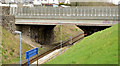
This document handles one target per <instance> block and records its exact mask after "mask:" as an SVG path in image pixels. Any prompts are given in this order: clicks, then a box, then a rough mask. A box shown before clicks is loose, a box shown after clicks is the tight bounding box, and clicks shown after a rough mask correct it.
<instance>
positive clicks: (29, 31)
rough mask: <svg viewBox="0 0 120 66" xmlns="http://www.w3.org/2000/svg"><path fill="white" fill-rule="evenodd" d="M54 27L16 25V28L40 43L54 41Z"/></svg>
mask: <svg viewBox="0 0 120 66" xmlns="http://www.w3.org/2000/svg"><path fill="white" fill-rule="evenodd" d="M54 27H55V26H51V25H50V26H49V25H17V30H19V31H21V32H22V34H23V35H24V36H28V37H30V38H31V39H33V40H34V41H35V42H37V43H39V44H41V45H43V44H44V45H45V44H46V45H49V44H52V42H53V41H54V30H53V29H54Z"/></svg>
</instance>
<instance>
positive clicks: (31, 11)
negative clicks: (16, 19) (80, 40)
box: [10, 6, 118, 19]
mask: <svg viewBox="0 0 120 66" xmlns="http://www.w3.org/2000/svg"><path fill="white" fill-rule="evenodd" d="M10 14H11V15H15V16H40V17H39V18H58V19H59V18H62V19H65V18H67V19H71V18H72V19H93V18H94V19H105V18H106V19H117V17H118V7H117V6H104V7H103V6H82V7H67V8H62V7H57V8H55V7H17V8H10ZM99 17H100V18H99Z"/></svg>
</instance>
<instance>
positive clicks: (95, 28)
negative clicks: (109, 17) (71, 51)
mask: <svg viewBox="0 0 120 66" xmlns="http://www.w3.org/2000/svg"><path fill="white" fill-rule="evenodd" d="M78 27H79V28H80V29H82V30H83V31H84V34H85V37H86V36H89V35H91V34H93V33H95V32H98V31H101V30H104V29H106V28H109V27H111V26H79V25H78Z"/></svg>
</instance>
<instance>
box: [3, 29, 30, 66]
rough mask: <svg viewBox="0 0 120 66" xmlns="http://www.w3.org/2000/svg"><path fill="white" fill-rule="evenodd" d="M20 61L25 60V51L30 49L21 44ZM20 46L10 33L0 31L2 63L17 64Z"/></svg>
mask: <svg viewBox="0 0 120 66" xmlns="http://www.w3.org/2000/svg"><path fill="white" fill-rule="evenodd" d="M21 45H22V51H21V53H22V59H25V57H26V56H25V54H26V51H28V50H30V49H31V48H32V47H31V46H29V45H27V44H25V43H24V42H22V44H21ZM19 47H20V44H19V39H16V38H15V36H14V35H12V34H11V33H10V32H8V31H6V30H5V29H2V63H3V64H11V63H19V61H20V56H19V55H20V48H19Z"/></svg>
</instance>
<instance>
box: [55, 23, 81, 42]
mask: <svg viewBox="0 0 120 66" xmlns="http://www.w3.org/2000/svg"><path fill="white" fill-rule="evenodd" d="M80 32H83V31H82V30H80V29H79V28H78V27H77V26H75V25H63V26H62V40H63V41H64V40H67V39H69V38H70V36H76V35H77V34H79V33H80ZM54 34H55V38H54V42H60V40H61V26H60V25H57V26H56V27H55V28H54Z"/></svg>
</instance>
